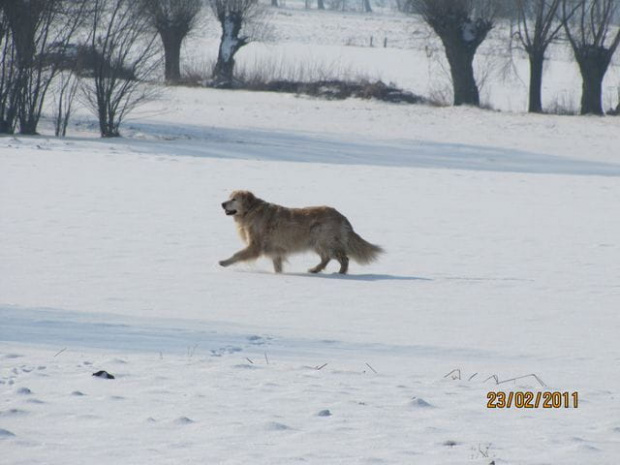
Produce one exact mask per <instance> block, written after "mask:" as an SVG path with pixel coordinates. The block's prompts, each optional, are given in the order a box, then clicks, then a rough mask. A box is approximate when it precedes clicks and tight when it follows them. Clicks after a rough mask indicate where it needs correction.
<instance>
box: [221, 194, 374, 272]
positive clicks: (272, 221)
mask: <svg viewBox="0 0 620 465" xmlns="http://www.w3.org/2000/svg"><path fill="white" fill-rule="evenodd" d="M222 208H223V209H224V211H225V212H226V215H228V216H232V217H233V218H234V220H235V223H237V231H238V232H239V235H240V236H241V239H242V240H243V241H244V242H245V243H246V245H247V247H246V248H245V249H243V250H240V251H239V252H237V253H236V254H234V255H233V256H232V257H230V258H228V259H226V260H222V261H221V262H219V263H220V265H221V266H229V265H232V264H233V263H237V262H240V261H246V260H254V259H257V258H258V257H260V256H261V255H264V256H267V257H269V258H271V260H272V261H273V268H274V269H275V272H276V273H281V272H282V262H283V261H284V260H285V259H286V257H287V256H288V255H291V254H294V253H299V252H306V251H310V250H312V251H314V252H316V253H317V254H318V255H319V256H320V257H321V262H320V263H319V264H318V265H317V266H315V267H314V268H310V270H308V271H310V273H319V272H320V271H323V270H324V269H325V267H326V266H327V264H328V263H329V261H330V260H331V259H332V258H333V259H335V260H337V261H338V262H339V263H340V271H339V272H340V273H342V274H345V273H346V272H347V271H348V269H349V257H351V258H352V259H353V260H355V261H356V262H357V263H360V264H365V263H369V262H372V261H373V260H376V259H377V257H378V255H379V254H380V253H382V252H383V249H381V247H379V246H377V245H373V244H370V243H369V242H366V241H365V240H364V239H362V238H361V237H360V236H359V235H357V233H355V231H353V227H352V226H351V223H349V220H347V219H346V217H345V216H344V215H342V214H341V213H340V212H338V211H337V210H336V209H334V208H331V207H307V208H287V207H282V206H280V205H275V204H273V203H269V202H265V201H264V200H261V199H259V198H257V197H256V196H254V194H252V193H251V192H249V191H234V192H233V193H232V194H231V195H230V198H229V199H228V200H227V201H225V202H224V203H222Z"/></svg>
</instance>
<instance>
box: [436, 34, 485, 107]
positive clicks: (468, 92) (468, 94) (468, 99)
mask: <svg viewBox="0 0 620 465" xmlns="http://www.w3.org/2000/svg"><path fill="white" fill-rule="evenodd" d="M444 46H445V48H446V57H447V58H448V63H449V64H450V74H451V75H452V85H453V87H454V105H474V106H480V95H479V93H478V86H477V85H476V78H475V77H474V66H473V62H474V53H475V52H474V53H472V52H471V51H470V48H469V47H464V46H462V45H460V42H456V43H452V42H447V43H446V42H444Z"/></svg>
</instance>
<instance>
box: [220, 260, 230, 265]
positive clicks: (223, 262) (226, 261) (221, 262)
mask: <svg viewBox="0 0 620 465" xmlns="http://www.w3.org/2000/svg"><path fill="white" fill-rule="evenodd" d="M218 263H219V264H220V266H228V265H230V263H229V262H228V260H220V261H219V262H218Z"/></svg>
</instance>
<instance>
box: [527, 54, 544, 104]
mask: <svg viewBox="0 0 620 465" xmlns="http://www.w3.org/2000/svg"><path fill="white" fill-rule="evenodd" d="M529 59H530V94H529V103H528V109H527V111H529V112H530V113H542V90H541V89H542V75H543V62H544V52H542V53H541V52H532V53H529Z"/></svg>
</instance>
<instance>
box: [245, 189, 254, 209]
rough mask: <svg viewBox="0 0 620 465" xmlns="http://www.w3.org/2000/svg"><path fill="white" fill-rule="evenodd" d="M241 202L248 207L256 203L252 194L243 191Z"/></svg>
mask: <svg viewBox="0 0 620 465" xmlns="http://www.w3.org/2000/svg"><path fill="white" fill-rule="evenodd" d="M243 202H244V203H245V204H246V205H247V206H248V207H251V206H252V205H254V204H255V203H256V196H255V195H254V194H252V193H251V192H250V191H245V192H244V193H243Z"/></svg>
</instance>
